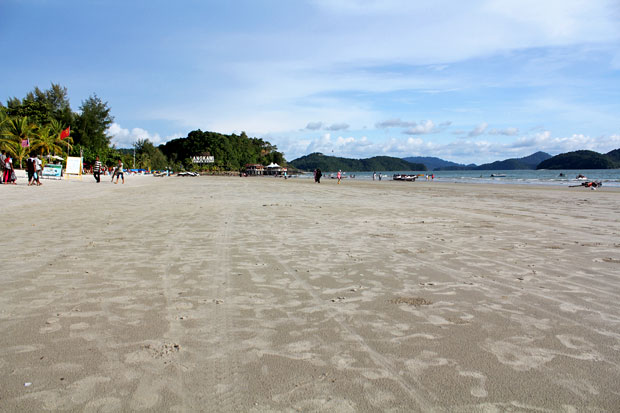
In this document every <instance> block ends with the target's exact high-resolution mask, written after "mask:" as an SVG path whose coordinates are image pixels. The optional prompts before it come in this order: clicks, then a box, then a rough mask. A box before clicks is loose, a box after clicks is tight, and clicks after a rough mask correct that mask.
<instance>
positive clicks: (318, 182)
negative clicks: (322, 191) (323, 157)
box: [314, 168, 323, 184]
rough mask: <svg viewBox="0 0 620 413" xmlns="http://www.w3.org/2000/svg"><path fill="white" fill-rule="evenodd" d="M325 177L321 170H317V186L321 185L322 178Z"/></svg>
mask: <svg viewBox="0 0 620 413" xmlns="http://www.w3.org/2000/svg"><path fill="white" fill-rule="evenodd" d="M322 176H323V173H322V172H321V170H320V169H319V168H316V176H315V178H314V180H315V181H316V183H317V184H320V183H321V177H322Z"/></svg>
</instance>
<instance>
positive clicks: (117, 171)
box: [92, 156, 125, 184]
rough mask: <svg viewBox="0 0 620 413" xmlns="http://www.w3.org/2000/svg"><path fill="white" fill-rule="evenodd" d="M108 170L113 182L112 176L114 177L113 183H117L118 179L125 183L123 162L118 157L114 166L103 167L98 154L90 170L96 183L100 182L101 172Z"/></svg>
mask: <svg viewBox="0 0 620 413" xmlns="http://www.w3.org/2000/svg"><path fill="white" fill-rule="evenodd" d="M108 171H110V175H112V182H114V178H116V182H114V183H115V184H117V183H118V180H119V179H121V180H122V182H123V183H125V170H124V169H123V162H122V161H121V160H120V159H119V160H118V165H117V166H116V168H114V167H113V166H110V167H105V166H103V164H102V163H101V161H100V160H99V156H97V158H96V159H95V163H93V167H92V172H93V177H94V178H95V181H97V183H99V182H101V174H103V175H105V174H106V173H107V172H108Z"/></svg>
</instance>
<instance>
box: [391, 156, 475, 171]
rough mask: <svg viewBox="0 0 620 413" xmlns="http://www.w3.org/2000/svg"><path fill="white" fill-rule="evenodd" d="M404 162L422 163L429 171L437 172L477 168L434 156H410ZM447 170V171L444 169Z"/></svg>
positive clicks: (473, 165)
mask: <svg viewBox="0 0 620 413" xmlns="http://www.w3.org/2000/svg"><path fill="white" fill-rule="evenodd" d="M403 160H405V161H407V162H411V163H421V164H424V165H425V166H426V169H428V170H429V171H437V170H439V168H459V169H460V168H475V167H476V164H473V163H472V164H469V165H463V164H460V163H456V162H450V161H445V160H443V159H440V158H435V157H434V156H409V157H407V158H403ZM444 170H445V169H444Z"/></svg>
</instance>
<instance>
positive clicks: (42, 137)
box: [32, 126, 63, 155]
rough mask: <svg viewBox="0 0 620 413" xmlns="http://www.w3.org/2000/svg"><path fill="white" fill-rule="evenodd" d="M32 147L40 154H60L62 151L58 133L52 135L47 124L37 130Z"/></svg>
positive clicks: (61, 142)
mask: <svg viewBox="0 0 620 413" xmlns="http://www.w3.org/2000/svg"><path fill="white" fill-rule="evenodd" d="M32 149H33V150H34V151H37V152H40V153H41V154H42V155H49V154H50V153H51V154H56V153H59V154H61V153H63V141H61V140H60V137H59V135H53V133H52V129H51V128H50V127H49V126H44V127H42V128H39V129H38V130H37V134H36V137H35V139H34V144H33V145H32Z"/></svg>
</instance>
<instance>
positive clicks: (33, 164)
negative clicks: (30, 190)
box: [26, 152, 43, 186]
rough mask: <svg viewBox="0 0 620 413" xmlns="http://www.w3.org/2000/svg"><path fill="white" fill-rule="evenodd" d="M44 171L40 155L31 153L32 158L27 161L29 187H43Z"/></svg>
mask: <svg viewBox="0 0 620 413" xmlns="http://www.w3.org/2000/svg"><path fill="white" fill-rule="evenodd" d="M42 171H43V162H42V161H41V158H39V155H35V154H34V152H30V157H29V158H28V159H27V160H26V172H28V186H32V185H36V186H40V185H41V172H42Z"/></svg>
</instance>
